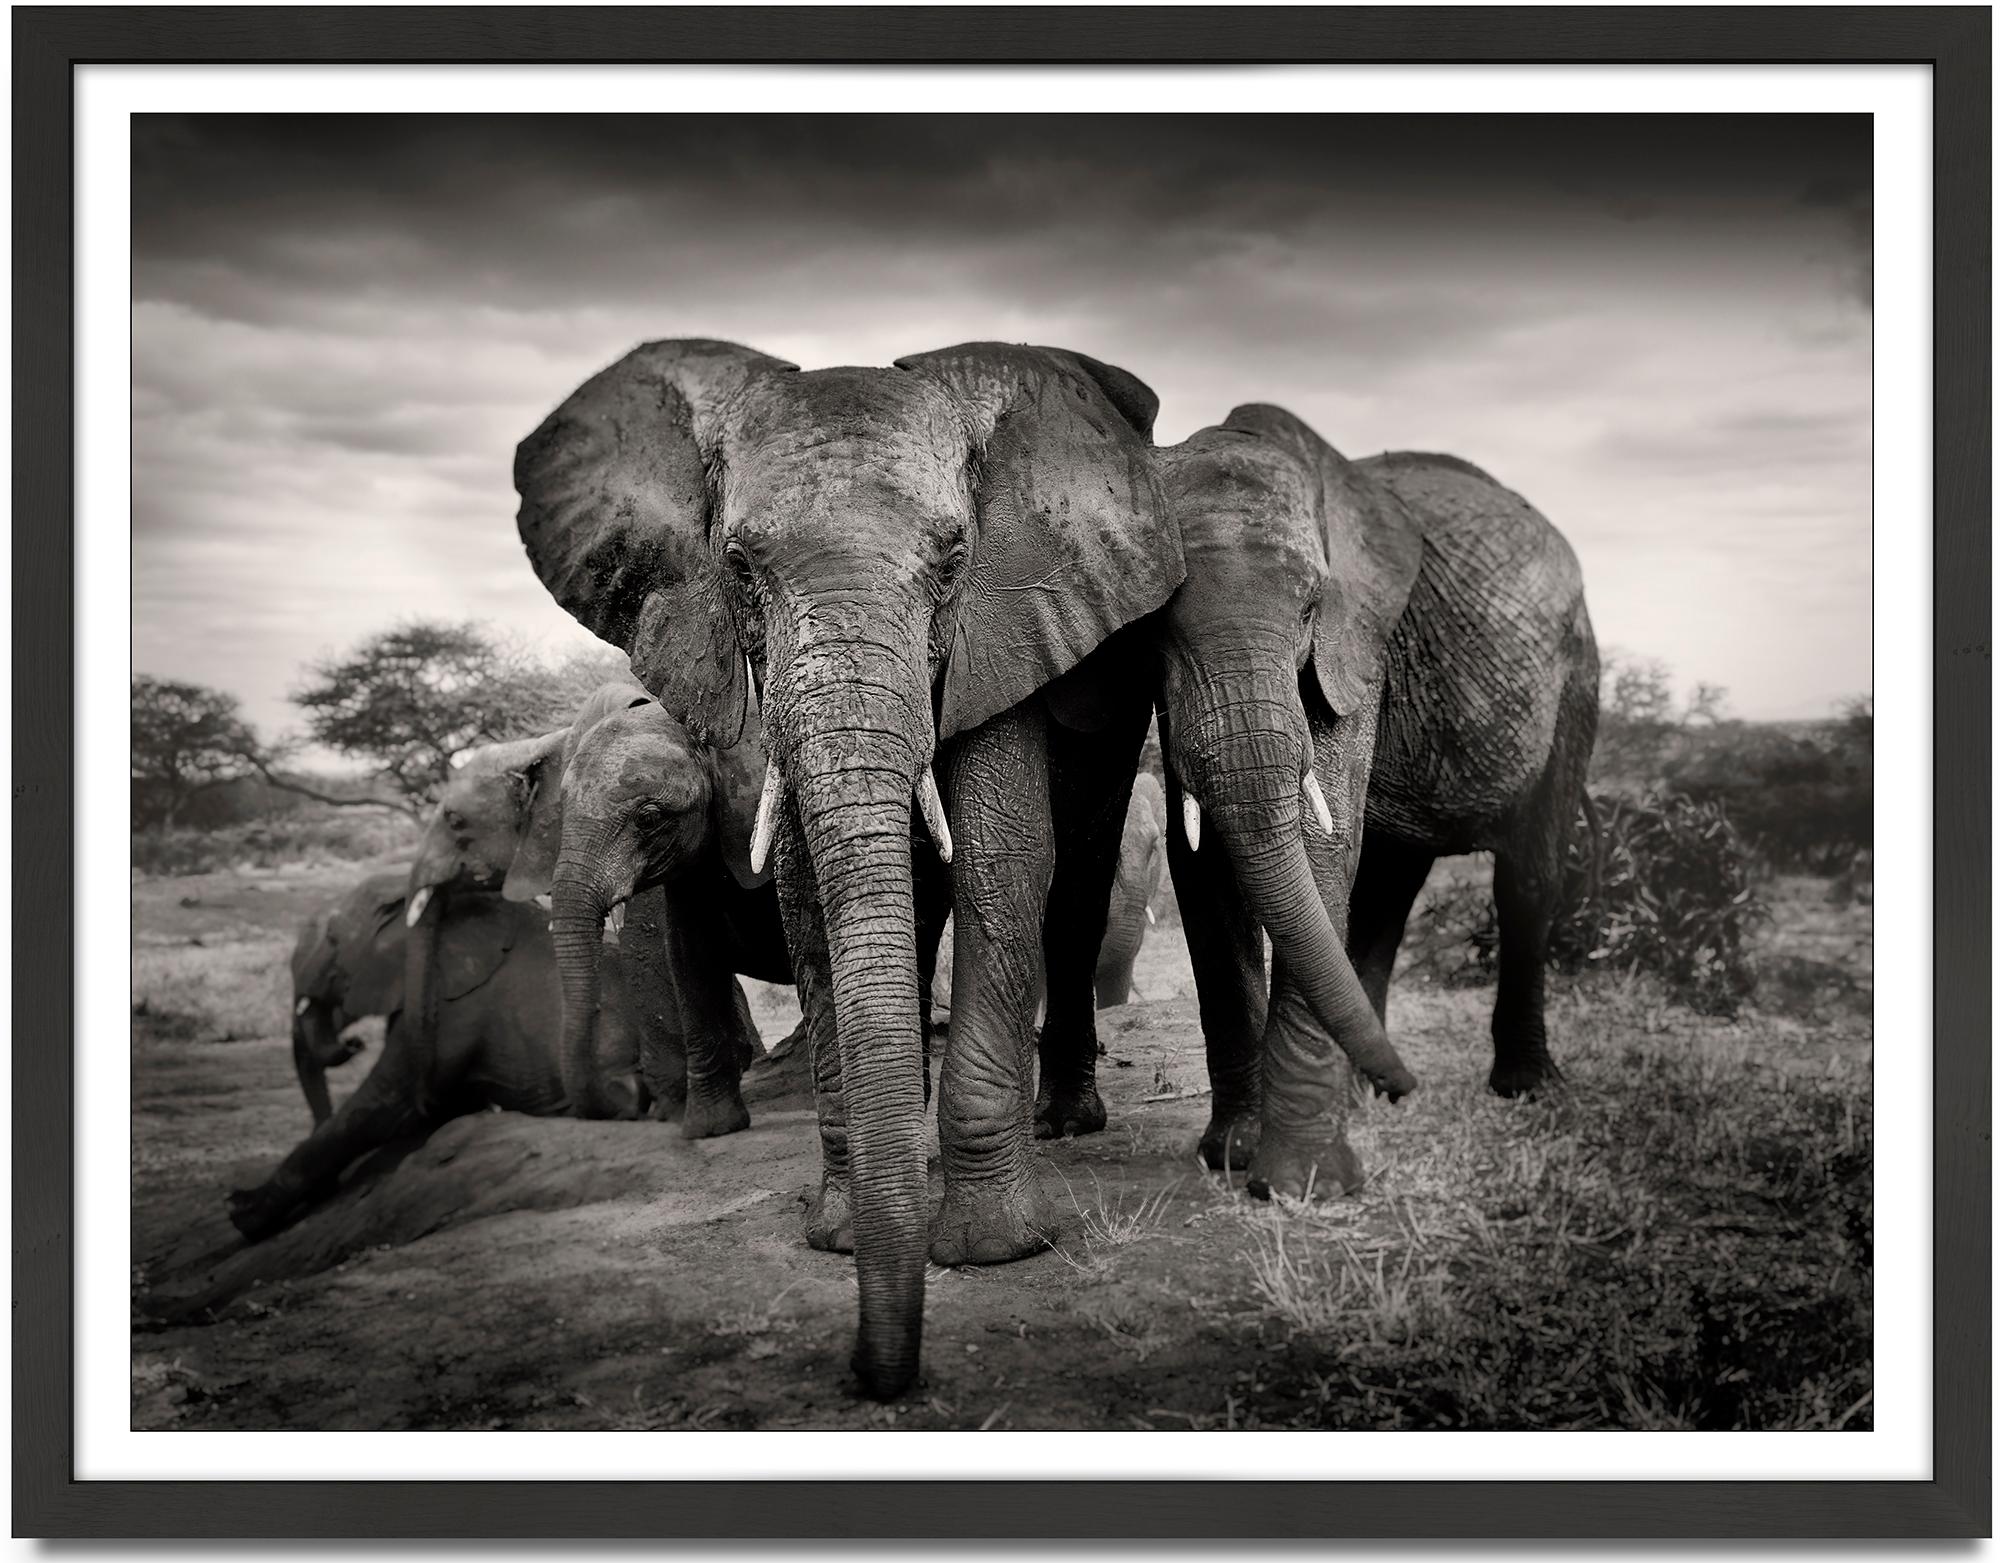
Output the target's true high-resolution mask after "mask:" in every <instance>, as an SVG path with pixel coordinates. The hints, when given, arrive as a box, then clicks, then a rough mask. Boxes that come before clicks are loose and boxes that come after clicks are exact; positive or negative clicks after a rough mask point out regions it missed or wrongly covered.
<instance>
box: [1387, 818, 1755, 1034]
mask: <svg viewBox="0 0 2000 1563" xmlns="http://www.w3.org/2000/svg"><path fill="white" fill-rule="evenodd" d="M1595 805H1596V810H1597V815H1598V832H1597V840H1596V841H1595V842H1593V840H1592V836H1591V834H1590V832H1589V831H1588V830H1585V829H1583V828H1579V829H1578V830H1577V831H1576V832H1575V833H1574V834H1573V835H1572V837H1571V839H1570V846H1569V855H1568V860H1567V864H1566V867H1565V875H1564V896H1563V903H1562V906H1561V909H1560V910H1559V911H1558V912H1557V914H1556V921H1555V926H1554V928H1553V929H1551V931H1550V936H1549V964H1550V965H1551V966H1554V967H1556V968H1557V969H1558V970H1561V971H1566V972H1572V973H1574V972H1580V971H1584V970H1587V969H1591V968H1600V967H1601V968H1606V969H1609V970H1613V971H1643V972H1649V973H1651V974H1653V975H1654V976H1656V977H1658V978H1659V979H1660V980H1661V981H1662V982H1663V983H1665V985H1666V987H1667V989H1668V991H1669V992H1671V993H1672V994H1673V995H1674V997H1675V998H1676V999H1678V1000H1679V1001H1680V1002H1681V1003H1683V1004H1686V1005H1687V1006H1688V1007H1689V1008H1691V1009H1694V1010H1697V1011H1699V1012H1700V1013H1702V1014H1708V1015H1733V1014H1735V1013H1736V1011H1737V1009H1738V1007H1739V1006H1740V1005H1741V1004H1742V1002H1743V1000H1744V999H1746V998H1747V997H1748V996H1749V995H1750V993H1751V992H1752V991H1753V990H1754V989H1755V987H1756V969H1755V966H1754V964H1753V962H1752V960H1751V957H1750V950H1749V946H1748V939H1749V933H1750V930H1751V928H1752V927H1753V926H1754V925H1755V924H1756V923H1757V922H1758V921H1759V920H1760V919H1761V918H1763V916H1764V915H1765V913H1764V908H1763V905H1762V903H1761V902H1760V901H1759V899H1758V897H1757V894H1756V891H1755V890H1754V889H1753V888H1752V886H1751V884H1750V877H1749V866H1748V859H1747V857H1746V855H1745V853H1744V851H1743V846H1742V843H1741V842H1740V841H1739V839H1738V838H1737V835H1736V832H1735V831H1734V829H1732V828H1731V826H1730V823H1729V817H1728V814H1727V813H1726V811H1725V810H1724V809H1723V808H1722V806H1721V805H1720V804H1717V803H1702V802H1697V801H1696V800H1694V799H1692V798H1689V797H1686V796H1683V795H1681V794H1678V793H1652V794H1649V795H1648V796H1647V797H1645V798H1643V799H1641V800H1639V801H1636V802H1634V801H1632V800H1629V799H1624V798H1606V797H1600V798H1597V799H1596V800H1595ZM1418 932H1419V939H1418V941H1417V943H1418V946H1419V949H1420V950H1423V949H1424V947H1428V949H1427V952H1426V953H1422V954H1419V955H1418V957H1417V958H1418V961H1419V962H1422V963H1426V964H1428V965H1429V966H1430V967H1431V969H1432V970H1433V972H1434V973H1435V974H1436V975H1438V976H1441V977H1442V978H1443V980H1444V981H1446V982H1447V983H1454V982H1480V981H1487V980H1490V979H1491V978H1492V976H1493V974H1494V972H1495V971H1496V969H1497V968H1498V965H1499V957H1500V929H1499V924H1498V922H1497V920H1496V918H1495V916H1494V911H1493V903H1492V898H1491V896H1490V894H1489V893H1488V890H1487V887H1486V886H1485V884H1483V883H1479V882H1474V881H1470V880H1465V879H1454V880H1452V881H1450V882H1448V883H1447V884H1446V885H1445V886H1443V887H1442V888H1441V889H1440V890H1439V891H1438V892H1437V893H1435V894H1433V895H1432V897H1431V898H1430V900H1429V903H1428V904H1427V905H1426V907H1425V909H1424V913H1423V917H1422V919H1421V920H1420V927H1419V930H1418ZM1454 947H1455V948H1456V950H1458V951H1460V952H1463V953H1462V955H1461V956H1460V957H1459V958H1457V959H1456V960H1454V959H1453V956H1452V951H1453V949H1454Z"/></svg>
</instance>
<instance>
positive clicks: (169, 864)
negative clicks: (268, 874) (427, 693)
mask: <svg viewBox="0 0 2000 1563" xmlns="http://www.w3.org/2000/svg"><path fill="white" fill-rule="evenodd" d="M417 833H418V827H417V824H416V822H415V821H414V820H412V819H410V818H409V817H408V816H407V815H404V814H394V813H390V812H388V811H387V810H378V809H341V810H338V811H335V810H331V809H329V810H326V811H324V812H323V813H319V814H288V815H284V816H281V817H280V818H278V819H275V820H259V821H255V822H252V823H249V824H242V825H226V826H223V827H221V828H220V829H216V830H179V829H176V830H147V831H135V832H134V833H133V836H132V867H133V869H134V870H135V871H136V872H138V873H140V874H144V875H149V876H159V875H168V874H211V873H216V872H218V871H220V870H226V869H234V868H279V867H282V866H284V865H286V864H290V863H362V862H367V861H370V860H372V859H375V858H382V857H396V856H413V855H414V854H415V852H416V846H417Z"/></svg>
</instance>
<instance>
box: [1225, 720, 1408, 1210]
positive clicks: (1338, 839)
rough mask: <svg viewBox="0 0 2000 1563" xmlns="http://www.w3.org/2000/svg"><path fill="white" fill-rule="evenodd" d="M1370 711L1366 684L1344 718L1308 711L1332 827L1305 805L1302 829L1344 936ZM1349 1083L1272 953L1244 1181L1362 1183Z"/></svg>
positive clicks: (1316, 1190) (1294, 1187)
mask: <svg viewBox="0 0 2000 1563" xmlns="http://www.w3.org/2000/svg"><path fill="white" fill-rule="evenodd" d="M1376 709H1377V698H1376V692H1374V691H1371V692H1370V693H1369V694H1368V695H1367V696H1366V697H1365V698H1364V699H1363V700H1362V701H1361V703H1360V706H1359V707H1358V708H1357V709H1356V710H1355V712H1354V713H1353V714H1352V715H1350V716H1344V717H1337V718H1333V719H1331V720H1328V719H1327V718H1326V717H1325V716H1324V715H1322V714H1318V713H1315V714H1312V715H1310V716H1309V717H1308V723H1309V725H1310V727H1311V729H1312V739H1313V771H1314V773H1315V774H1316V775H1317V776H1318V777H1319V779H1320V785H1321V787H1322V788H1323V789H1324V791H1325V794H1326V801H1327V806H1328V812H1329V813H1330V815H1331V816H1332V819H1333V833H1332V834H1331V835H1328V834H1327V833H1326V832H1325V831H1323V830H1321V829H1320V827H1319V822H1318V821H1317V820H1316V819H1314V818H1313V817H1312V814H1311V812H1310V811H1307V813H1306V814H1305V817H1304V818H1303V820H1302V821H1301V829H1302V831H1303V833H1304V841H1305V849H1306V861H1307V863H1308V864H1309V865H1310V866H1311V868H1312V875H1313V881H1314V884H1315V885H1316V886H1317V887H1318V890H1319V895H1320V900H1321V901H1322V902H1323V903H1324V904H1325V907H1326V913H1327V918H1328V920H1329V921H1330V922H1331V923H1332V924H1333V934H1334V937H1335V938H1336V939H1338V940H1340V941H1341V942H1342V943H1343V944H1345V942H1346V940H1347V933H1348V905H1349V902H1350V900H1351V898H1352V895H1353V890H1354V876H1355V870H1356V869H1357V868H1358V867H1359V864H1360V858H1361V828H1362V818H1363V815H1364V813H1365V811H1366V808H1367V803H1368V772H1369V768H1370V766H1371V764H1372V763H1373V759H1374V753H1375V717H1376ZM1352 1081H1353V1077H1352V1075H1351V1073H1350V1071H1349V1070H1348V1068H1347V1067H1346V1056H1345V1054H1344V1053H1343V1052H1342V1051H1341V1049H1340V1046H1339V1044H1338V1043H1337V1042H1336V1041H1335V1040H1334V1038H1333V1034H1332V1033H1331V1032H1329V1031H1328V1030H1327V1029H1326V1028H1325V1027H1324V1026H1323V1025H1321V1024H1320V1021H1319V1017H1318V1016H1317V1015H1316V1014H1314V1012H1313V1009H1312V1006H1311V1004H1310V1003H1309V1002H1307V1000H1306V997H1305V995H1304V993H1303V992H1301V991H1300V989H1299V988H1298V987H1297V986H1296V985H1295V984H1294V982H1293V981H1292V976H1291V973H1290V972H1289V971H1288V970H1287V969H1286V965H1285V962H1284V960H1283V959H1282V957H1278V958H1274V959H1273V961H1272V963H1271V1006H1270V1013H1269V1015H1268V1016H1267V1018H1266V1020H1265V1025H1264V1046H1263V1103H1264V1113H1263V1125H1262V1129H1263V1133H1262V1136H1261V1138H1260V1139H1259V1140H1258V1143H1257V1153H1256V1155H1255V1156H1253V1157H1252V1158H1251V1162H1250V1174H1249V1178H1248V1180H1247V1186H1248V1188H1249V1190H1250V1192H1251V1193H1252V1194H1255V1195H1257V1196H1258V1197H1260V1198H1268V1197H1269V1196H1270V1195H1273V1194H1283V1195H1288V1196H1290V1197H1292V1198H1295V1199H1306V1198H1311V1197H1314V1196H1316V1195H1320V1196H1332V1195H1335V1194H1352V1193H1355V1192H1357V1191H1358V1190H1359V1189H1360V1187H1361V1184H1362V1181H1363V1178H1362V1171H1361V1158H1360V1157H1359V1156H1357V1155H1356V1154H1355V1153H1354V1148H1353V1146H1351V1145H1350V1144H1348V1141H1347V1107H1348V1099H1349V1096H1350V1095H1351V1093H1352Z"/></svg>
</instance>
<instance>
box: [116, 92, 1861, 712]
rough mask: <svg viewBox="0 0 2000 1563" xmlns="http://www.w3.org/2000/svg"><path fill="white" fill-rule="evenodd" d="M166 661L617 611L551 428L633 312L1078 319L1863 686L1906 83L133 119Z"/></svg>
mask: <svg viewBox="0 0 2000 1563" xmlns="http://www.w3.org/2000/svg"><path fill="white" fill-rule="evenodd" d="M133 127H134V128H133V138H134V146H133V165H134V166H133V219H134V250H135V253H134V276H135V291H136V295H137V297H136V300H135V310H134V353H133V360H134V376H135V384H134V425H135V426H134V430H133V437H134V456H135V464H136V465H135V482H134V490H135V507H136V517H135V531H134V537H135V544H134V546H135V561H134V563H135V577H136V579H135V597H136V602H135V605H134V607H135V642H136V643H135V660H136V663H137V666H138V667H139V669H140V670H141V671H145V672H150V673H156V674H161V675H167V676H173V677H180V678H188V679H194V680H197V681H200V682H203V683H208V684H213V685H217V686H219V687H222V688H225V689H228V690H230V691H232V692H234V693H236V694H238V695H240V696H241V697H242V698H243V700H244V703H245V707H246V710H247V712H248V714H249V715H250V716H251V718H252V719H253V720H254V721H256V722H257V723H258V724H259V726H260V727H261V728H262V729H263V730H264V731H265V732H266V734H275V733H277V732H279V731H283V730H285V729H287V728H292V727H295V726H296V725H297V713H296V712H295V710H294V709H293V708H292V707H291V706H289V705H288V704H287V703H286V700H285V695H286V692H287V691H288V690H289V689H290V688H291V687H293V685H294V684H295V683H296V681H297V679H298V676H299V669H300V664H301V663H302V662H304V661H305V660H307V659H309V658H312V657H315V656H317V655H320V654H323V653H326V652H329V651H334V650H338V649H341V648H343V647H345V646H347V645H349V644H351V643H352V642H353V641H355V640H356V639H358V638H359V637H361V636H363V635H365V634H367V633H369V632H371V631H373V630H376V629H379V628H382V627H385V626H386V625H388V624H389V623H391V622H393V621H395V620H397V619H399V618H403V617H407V616H411V615H431V616H450V617H463V618H474V619H480V620H484V621H487V622H489V623H491V624H492V625H494V626H496V627H499V628H501V629H503V630H505V631H507V632H509V633H510V634H512V635H514V636H516V637H518V638H520V639H521V640H524V641H526V642H528V643H531V644H534V645H537V646H540V647H543V648H545V649H547V650H549V651H555V650H558V649H560V648H564V647H567V646H572V645H582V644H588V643H589V637H588V636H587V635H586V634H585V632H584V631H582V630H581V629H579V628H577V627H576V626H575V625H574V623H573V622H572V621H571V620H570V619H569V618H568V617H567V615H565V614H564V613H563V612H562V611H561V610H560V609H558V608H557V607H556V606H555V605H554V603H553V602H552V601H551V600H550V599H549V598H548V597H547V596H546V595H545V594H544V593H543V591H542V589H541V586H540V585H539V584H538V583H537V581H536V580H535V577H534V575H533V573H532V572H531V571H530V569H529V568H528V565H527V562H526V560H525V558H524V557H523V555H522V553H521V549H520V545H519V542H518V541H517V539H516V537H515V534H514V523H513V515H514V495H513V491H512V486H511V481H510V469H511V462H512V454H513V448H514V445H515V442H516V441H517V440H519V439H520V438H521V436H522V435H524V434H525V433H527V432H528V431H529V430H530V429H531V428H533V427H534V425H535V424H536V423H537V422H539V421H540V419H541V418H542V416H543V415H544V414H545V413H546V412H547V411H548V410H549V409H550V408H551V407H553V406H554V405H555V404H556V403H557V402H558V401H560V400H561V399H562V397H563V396H565V395H566V394H567V393H568V392H569V391H570V390H571V389H572V388H573V387H574V386H575V385H576V384H577V383H578V382H579V381H581V380H583V379H585V378H586V377H588V376H589V375H590V374H592V373H594V372H595V371H596V370H597V369H599V368H601V367H602V366H603V365H604V364H606V363H608V362H609V361H610V360H611V359H613V358H615V357H617V356H618V355H619V354H621V353H623V352H624V351H625V350H626V349H627V348H629V347H630V346H632V345H633V344H634V343H636V342H639V341H642V340H645V339H647V338H651V337H662V336H716V337H725V338H730V339H733V340H736V341H740V342H744V343H748V344H749V345H751V346H754V347H757V348H760V349H762V350H763V351H765V352H769V353H775V354H778V355H779V356H781V357H785V358H789V359H792V360H794V361H795V362H797V363H799V364H801V365H803V366H805V367H807V368H818V367H823V366H826V365H831V364H843V363H867V364H885V363H887V362H889V361H890V360H891V359H893V358H895V357H897V356H899V355H901V354H904V353H909V352H913V351H920V350H922V349H925V348H929V347H938V346H944V345H946V344H949V343H952V342H959V341H966V340H972V339H981V338H993V339H1001V340H1012V341H1033V342H1042V343H1048V344H1053V345H1057V346H1065V347H1073V348H1077V349H1081V350H1083V351H1085V352H1088V353H1091V354H1093V355H1095V356H1097V357H1099V358H1103V359H1108V360H1110V361H1112V362H1114V363H1118V364H1122V365H1123V366H1125V367H1126V368H1128V369H1131V370H1133V371H1134V372H1135V373H1137V374H1139V375H1140V376H1141V377H1142V378H1144V379H1145V380H1147V381H1148V382H1149V383H1150V384H1151V385H1152V386H1153V387H1154V389H1155V390H1156V391H1158V392H1159V395H1160V400H1161V411H1160V419H1159V428H1158V437H1159V438H1160V440H1161V441H1162V442H1163V443H1165V442H1170V441H1174V440H1179V439H1181V438H1184V437H1185V436H1186V435H1188V434H1189V433H1191V432H1193V431H1194V430H1195V429H1197V428H1200V427H1201V426H1203V425H1204V424H1208V423H1213V422H1218V421H1220V419H1221V418H1222V417H1223V415H1224V414H1225V413H1226V412H1227V411H1228V409H1229V408H1230V407H1232V406H1234V405H1235V404H1237V403H1239V402H1245V401H1272V402H1279V403H1282V404H1284V405H1285V406H1288V407H1290V408H1292V409H1293V410H1294V411H1296V412H1298V413H1299V414H1300V415H1301V416H1303V417H1304V418H1306V419H1307V420H1308V421H1309V422H1310V423H1312V424H1313V425H1314V426H1315V427H1316V428H1318V429H1319V431H1320V432H1321V433H1322V434H1323V435H1325V436H1326V437H1327V438H1328V439H1329V440H1330V441H1332V443H1333V444H1334V445H1336V446H1338V447H1339V448H1340V449H1341V450H1343V451H1345V452H1347V453H1348V454H1349V455H1364V454H1367V453H1370V452H1373V451H1377V450H1381V449H1384V448H1389V447H1401V448H1417V449H1432V450H1444V451H1451V452H1455V453H1457V454H1459V455H1462V456H1465V457H1468V458H1470V459H1471V460H1473V461H1476V462H1478V463H1480V464H1481V465H1483V466H1485V467H1486V468H1488V469H1489V470H1490V471H1492V472H1493V473H1494V474H1495V475H1497V476H1498V477H1499V478H1500V479H1501V480H1502V481H1503V482H1506V483H1507V484H1509V485H1510V486H1512V487H1514V488H1516V489H1518V490H1520V491H1521V492H1522V493H1523V494H1525V495H1527V497H1528V498H1529V499H1530V500H1532V501H1533V502H1534V503H1535V504H1536V505H1537V506H1538V507H1539V508H1540V509H1541V510H1542V511H1543V512H1544V513H1545V514H1546V515H1548V516H1549V517H1550V519H1551V520H1553V521H1554V522H1555V523H1556V525H1557V526H1559V527H1560V528H1562V530H1563V531H1564V532H1565V533H1566V534H1567V535H1568V537H1569V539H1570V541H1571V542H1572V543H1573V544H1574V545H1575V547H1576V550H1577V552H1578V554H1579V555H1580V556H1581V558H1582V560H1583V566H1584V575H1585V579H1586V581H1587V583H1588V593H1589V600H1590V606H1591V613H1592V616H1593V618H1594V619H1595V621H1596V625H1597V632H1598V637H1599V640H1600V642H1602V643H1604V644H1606V645H1613V646H1617V647H1620V648H1624V649H1627V650H1629V651H1632V652H1634V653H1638V654H1643V655H1648V656H1654V657H1659V658H1661V659H1663V660H1664V661H1666V662H1667V663H1669V664H1670V665H1671V666H1672V668H1673V669H1674V671H1675V674H1676V675H1677V677H1678V679H1679V680H1680V681H1681V682H1682V683H1683V684H1688V683H1692V682H1693V681H1695V680H1697V679H1700V680H1706V681H1709V682H1713V683H1720V684H1724V685H1726V686H1728V688H1729V690H1730V694H1731V702H1732V706H1733V709H1734V710H1735V711H1736V712H1737V713H1739V714H1741V715H1745V716H1753V717H1795V716H1817V715H1822V714H1824V713H1825V712H1826V711H1827V709H1828V707H1829V705H1830V703H1831V702H1833V701H1834V700H1836V699H1838V698H1840V697H1842V696H1846V695H1850V694H1858V693H1861V692H1863V691H1865V690H1866V689H1867V688H1868V680H1869V628H1870V621H1869V470H1870V423H1869V418H1870V404H1869V395H1870V390H1869V374H1870V357H1869V345H1870V325H1871V318H1870V307H1869V290H1870V274H1869V261H1868V246H1869V231H1870V196H1869V191H1870V151H1869V147H1870V142H1869V124H1868V121H1867V119H1866V118H1863V117H1850V118H1839V119H1828V118H1801V117H1786V118H1779V117H1756V118H1745V117H1724V116H1705V117H1692V116H1690V117H1675V118H1671V119H1661V118H1642V117H1624V118H1616V119H1611V118H1590V119H1583V118H1578V117H1574V116H1568V117H1553V116H1549V117H1542V116H1514V117H1511V118H1507V119H1491V118H1449V117H1430V118H1422V119H1413V118H1400V119H1391V118H1359V117H1353V116H1340V115H1324V116H1307V117H1278V116H1272V117H1257V118H1248V117H1221V116H1189V117H1157V116H1130V117H1124V116H1120V117H1112V116H1096V117H1063V118H1056V117H1041V116H1035V117H986V116H964V115H961V116H893V115H885V116H879V117H876V116H811V117H807V116H771V117H726V118H696V117H688V116H675V115H670V114H666V115H659V116H652V117H646V118H642V119H623V118H612V117H609V116H591V117H564V118H549V117H534V116H520V117H506V118H462V117H446V116H430V117H416V116H409V117H405V116H352V117H340V118H331V119H322V118H301V117H290V118H266V119H257V118H251V117H248V116H227V117H215V118H206V119H204V118H176V119H164V118H160V117H156V116H138V117H135V119H134V121H133Z"/></svg>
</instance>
